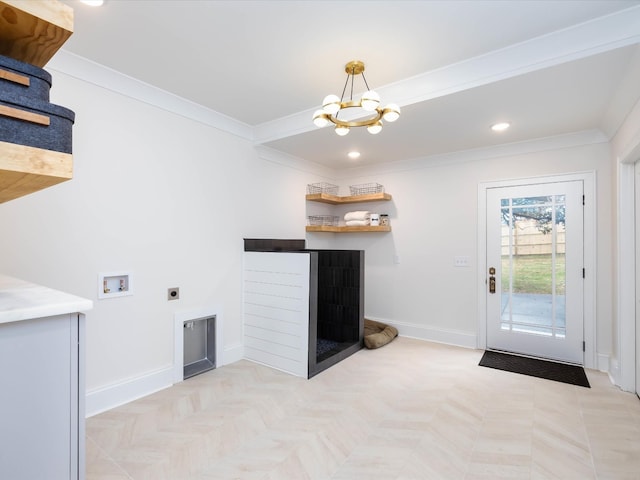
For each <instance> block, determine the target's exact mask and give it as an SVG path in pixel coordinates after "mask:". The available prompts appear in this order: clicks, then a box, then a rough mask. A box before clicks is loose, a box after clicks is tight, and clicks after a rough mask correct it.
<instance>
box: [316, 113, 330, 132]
mask: <svg viewBox="0 0 640 480" xmlns="http://www.w3.org/2000/svg"><path fill="white" fill-rule="evenodd" d="M313 124H314V125H315V126H316V127H321V128H322V127H326V126H327V125H329V119H328V118H327V114H326V113H325V112H324V110H316V111H315V112H314V113H313Z"/></svg>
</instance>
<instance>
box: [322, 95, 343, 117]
mask: <svg viewBox="0 0 640 480" xmlns="http://www.w3.org/2000/svg"><path fill="white" fill-rule="evenodd" d="M322 110H324V112H325V113H328V114H329V115H334V114H336V113H338V111H339V110H340V98H338V96H337V95H327V96H326V97H324V100H323V101H322Z"/></svg>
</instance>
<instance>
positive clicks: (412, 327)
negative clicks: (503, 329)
mask: <svg viewBox="0 0 640 480" xmlns="http://www.w3.org/2000/svg"><path fill="white" fill-rule="evenodd" d="M367 318H369V319H371V320H376V321H378V322H382V323H386V324H387V325H391V326H393V327H396V328H397V329H398V335H400V336H402V337H410V338H417V339H419V340H426V341H429V342H436V343H444V344H446V345H453V346H456V347H464V348H473V349H476V348H478V347H477V345H478V338H477V336H476V334H475V333H467V332H460V331H456V330H444V329H440V328H432V327H425V326H424V325H416V324H414V323H406V322H393V321H390V320H387V319H384V318H376V317H370V316H367Z"/></svg>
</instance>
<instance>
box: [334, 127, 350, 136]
mask: <svg viewBox="0 0 640 480" xmlns="http://www.w3.org/2000/svg"><path fill="white" fill-rule="evenodd" d="M336 133H337V134H338V135H339V136H341V137H344V136H345V135H346V134H347V133H349V127H345V126H344V125H336Z"/></svg>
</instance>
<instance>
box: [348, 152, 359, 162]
mask: <svg viewBox="0 0 640 480" xmlns="http://www.w3.org/2000/svg"><path fill="white" fill-rule="evenodd" d="M347 156H348V157H349V158H350V159H351V160H355V159H356V158H360V152H355V151H354V152H349V153H347Z"/></svg>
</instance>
